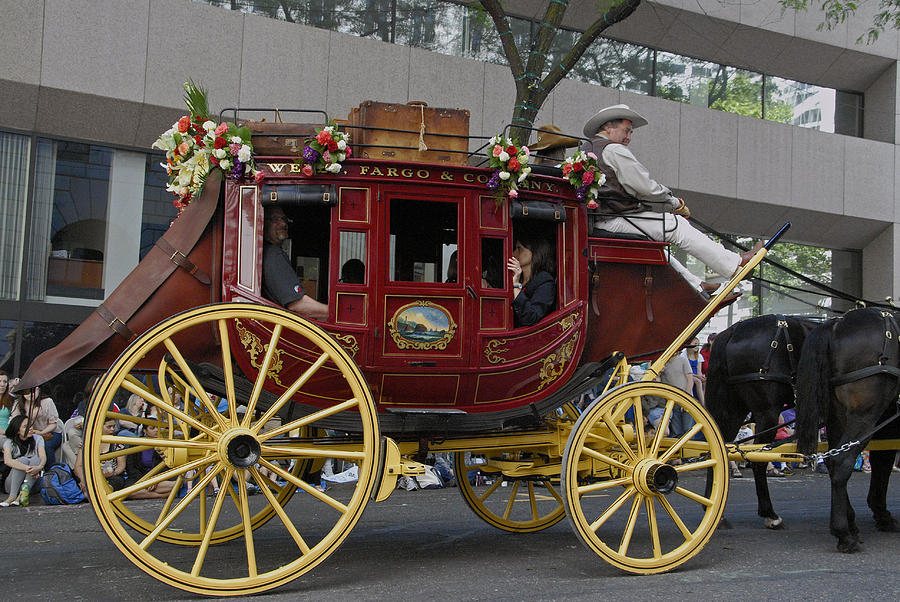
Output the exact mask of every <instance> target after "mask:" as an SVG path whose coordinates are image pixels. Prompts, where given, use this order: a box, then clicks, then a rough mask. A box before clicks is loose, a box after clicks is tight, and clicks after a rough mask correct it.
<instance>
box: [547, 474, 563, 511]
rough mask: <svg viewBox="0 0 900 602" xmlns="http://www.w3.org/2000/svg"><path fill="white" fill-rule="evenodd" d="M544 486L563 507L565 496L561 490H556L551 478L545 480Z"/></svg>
mask: <svg viewBox="0 0 900 602" xmlns="http://www.w3.org/2000/svg"><path fill="white" fill-rule="evenodd" d="M544 487H545V488H546V489H547V491H549V492H550V495H552V496H553V497H554V498H555V499H556V501H557V502H559V505H560V507H561V506H562V505H563V498H562V496H561V495H560V494H559V491H557V490H556V487H554V486H553V483H551V482H550V479H547V480H546V481H544Z"/></svg>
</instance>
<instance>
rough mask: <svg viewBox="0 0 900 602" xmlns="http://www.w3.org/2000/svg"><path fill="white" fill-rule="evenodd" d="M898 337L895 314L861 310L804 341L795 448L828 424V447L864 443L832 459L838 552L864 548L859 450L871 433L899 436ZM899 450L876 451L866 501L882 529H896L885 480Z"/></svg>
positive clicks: (812, 440)
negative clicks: (856, 488) (855, 496)
mask: <svg viewBox="0 0 900 602" xmlns="http://www.w3.org/2000/svg"><path fill="white" fill-rule="evenodd" d="M898 335H900V327H898V322H897V316H896V314H894V313H893V312H890V311H884V310H881V309H875V308H865V309H857V310H853V311H850V312H847V313H846V314H844V315H843V316H842V317H840V318H835V319H832V320H828V321H827V322H825V323H824V324H822V325H821V326H820V327H819V328H817V329H816V330H814V331H813V332H812V333H810V335H809V336H808V337H807V339H806V344H805V346H804V348H803V353H802V354H801V358H800V365H799V367H798V395H797V436H798V439H797V445H798V451H800V452H801V453H811V452H812V451H813V450H814V449H815V447H816V441H817V432H818V429H819V426H820V425H822V424H824V425H825V427H826V431H827V436H828V447H829V448H830V449H834V450H837V449H839V448H841V446H843V445H845V444H848V443H851V442H856V441H858V444H853V445H852V446H850V447H849V449H848V450H846V451H844V452H843V453H839V454H837V455H833V456H830V457H827V458H826V460H825V464H826V466H828V473H829V475H830V477H831V534H832V535H834V536H835V537H837V539H838V544H837V547H838V550H840V551H842V552H855V551H857V550H858V549H859V543H860V539H859V529H858V528H857V526H856V514H855V513H854V511H853V508H852V506H851V505H850V498H849V497H848V496H847V480H848V479H849V478H850V475H851V474H852V472H853V464H854V461H855V460H856V457H857V455H858V454H859V452H860V451H862V450H863V449H864V448H865V446H866V445H868V443H869V440H870V439H871V438H872V435H873V432H874V431H875V430H876V427H878V426H879V425H881V424H883V425H884V426H882V427H881V428H880V429H879V430H878V435H879V438H888V439H894V438H897V436H898V431H900V421H898V420H893V421H890V422H886V421H889V420H890V419H891V417H892V416H896V411H897V395H898V393H900V346H898V340H897V337H898ZM894 453H895V452H894V451H893V450H886V451H872V452H870V462H871V464H872V479H871V481H870V483H869V495H868V497H867V499H866V501H867V502H868V505H869V508H871V509H872V513H873V515H874V516H875V525H876V528H878V529H879V530H880V531H897V530H898V523H897V521H896V520H894V518H893V517H892V516H891V513H890V512H888V509H887V485H888V478H889V477H890V475H891V467H892V465H893V460H894Z"/></svg>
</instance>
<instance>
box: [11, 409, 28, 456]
mask: <svg viewBox="0 0 900 602" xmlns="http://www.w3.org/2000/svg"><path fill="white" fill-rule="evenodd" d="M26 420H28V417H27V416H25V415H24V414H19V415H18V416H15V417H13V418H10V420H9V425H8V426H7V427H6V438H7V439H9V440H10V441H12V442H13V443H14V444H15V445H16V447H18V448H19V455H21V456H25V455H28V454H30V453H31V452H33V451H34V437H25V438H24V439H21V438H19V427H21V426H22V423H23V422H25V421H26Z"/></svg>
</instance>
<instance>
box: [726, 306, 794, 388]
mask: <svg viewBox="0 0 900 602" xmlns="http://www.w3.org/2000/svg"><path fill="white" fill-rule="evenodd" d="M775 323H776V329H775V336H773V337H772V340H771V342H770V343H769V353H768V354H767V355H766V359H765V361H764V362H763V365H762V366H761V367H760V369H759V371H757V372H750V373H748V374H735V375H732V376H729V377H728V381H727V382H728V384H730V385H734V384H737V383H747V382H755V381H760V380H763V381H772V382H778V383H784V384H786V385H791V386H792V387H793V386H794V385H795V381H796V378H797V354H796V353H794V352H795V349H794V344H793V342H792V341H791V331H790V328H789V327H788V321H787V319H786V318H785V317H784V316H782V315H777V316H775ZM782 343H783V344H784V348H785V349H786V350H787V356H788V362H789V363H790V366H791V373H790V375H787V374H777V373H776V374H772V373H770V372H769V369H770V367H771V365H772V360H773V359H774V358H775V354H776V353H777V352H778V348H779V347H780V346H781V345H782Z"/></svg>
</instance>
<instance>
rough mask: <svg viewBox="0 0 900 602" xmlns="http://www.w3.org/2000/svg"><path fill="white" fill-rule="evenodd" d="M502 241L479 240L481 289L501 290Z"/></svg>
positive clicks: (491, 239)
mask: <svg viewBox="0 0 900 602" xmlns="http://www.w3.org/2000/svg"><path fill="white" fill-rule="evenodd" d="M503 271H504V265H503V239H502V238H482V239H481V287H482V288H503V282H504V279H503Z"/></svg>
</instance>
